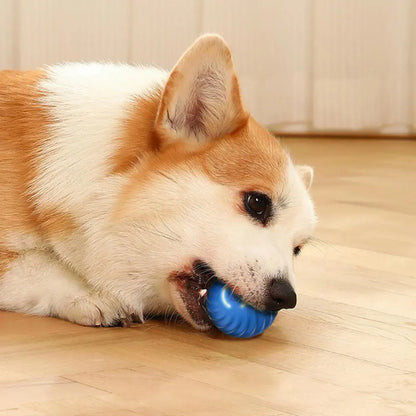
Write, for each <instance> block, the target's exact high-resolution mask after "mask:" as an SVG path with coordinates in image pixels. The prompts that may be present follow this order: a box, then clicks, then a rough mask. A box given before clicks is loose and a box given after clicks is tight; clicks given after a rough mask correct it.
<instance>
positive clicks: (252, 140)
mask: <svg viewBox="0 0 416 416" xmlns="http://www.w3.org/2000/svg"><path fill="white" fill-rule="evenodd" d="M0 126H1V129H0V190H1V201H0V309H3V310H9V311H16V312H22V313H28V314H35V315H43V316H55V317H59V318H62V319H67V320H69V321H72V322H75V323H78V324H81V325H94V326H98V325H103V326H110V325H115V324H117V323H119V322H120V321H128V320H129V319H130V318H131V317H132V316H136V317H138V318H139V319H143V317H144V316H146V315H147V314H158V315H164V314H172V313H177V314H179V315H180V316H182V317H183V318H184V319H185V320H186V321H188V322H189V323H190V324H191V325H193V326H194V327H195V328H197V329H199V330H207V329H209V328H210V326H211V323H210V320H209V319H208V317H207V315H206V313H205V311H204V308H203V307H202V306H201V304H202V303H203V302H201V296H202V297H203V296H204V294H205V293H206V290H205V289H207V288H208V286H209V284H210V281H212V279H213V278H214V277H216V278H217V279H220V280H221V281H223V282H225V283H227V284H228V285H229V286H230V287H231V288H232V289H233V290H234V291H235V292H236V293H238V294H239V296H241V298H242V299H243V300H244V301H246V302H247V303H249V304H251V305H253V306H254V307H255V308H258V309H261V310H271V311H277V310H280V309H282V308H293V307H294V306H295V304H296V294H295V292H294V289H293V287H294V272H293V256H294V255H297V254H298V253H299V252H300V250H301V248H302V246H303V245H304V244H305V243H306V242H307V241H308V239H309V238H310V236H311V234H312V231H313V228H314V225H315V222H316V220H315V214H314V209H313V204H312V202H311V199H310V197H309V195H308V192H307V190H308V188H309V187H310V185H311V182H312V173H313V171H312V169H311V168H310V167H306V166H302V167H299V166H294V164H293V163H292V161H291V159H290V156H289V155H288V153H287V152H286V151H285V150H284V149H282V147H281V145H280V144H279V141H278V140H277V139H276V138H275V137H273V136H272V135H271V134H269V133H268V132H267V131H266V130H265V129H264V128H263V127H262V126H261V125H260V124H259V123H258V122H256V120H254V118H253V117H252V116H251V115H250V114H249V113H248V112H247V110H246V109H245V108H244V106H243V103H242V101H241V95H240V88H239V82H238V79H237V75H236V72H235V69H234V65H233V61H232V57H231V52H230V50H229V48H228V46H227V45H226V43H225V42H224V40H223V39H222V38H221V37H219V36H217V35H205V36H202V37H201V38H199V39H197V41H196V42H195V43H194V44H193V45H192V46H191V47H190V48H189V49H188V50H187V51H186V52H185V54H184V55H183V56H182V57H181V58H180V59H179V61H178V63H177V64H176V66H175V67H174V68H173V70H172V71H171V72H170V73H168V72H165V71H162V70H160V69H157V68H152V67H135V66H129V65H112V64H98V63H91V64H81V63H70V64H64V65H58V66H52V67H49V68H47V69H45V70H37V71H22V72H20V71H1V72H0ZM201 294H202V295H201Z"/></svg>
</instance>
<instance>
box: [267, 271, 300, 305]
mask: <svg viewBox="0 0 416 416" xmlns="http://www.w3.org/2000/svg"><path fill="white" fill-rule="evenodd" d="M268 292H269V293H268V299H267V301H266V309H268V310H271V311H280V309H292V308H294V307H295V306H296V301H297V297H296V292H295V290H294V289H293V287H292V285H291V284H290V283H289V281H288V280H286V279H282V278H274V279H272V280H271V282H270V285H269V291H268Z"/></svg>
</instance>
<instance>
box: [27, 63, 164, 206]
mask: <svg viewBox="0 0 416 416" xmlns="http://www.w3.org/2000/svg"><path fill="white" fill-rule="evenodd" d="M166 78H167V73H166V72H164V71H162V70H159V69H157V68H151V67H133V66H129V65H113V64H99V63H92V64H79V63H73V64H64V65H60V66H54V67H51V68H49V70H48V78H47V79H46V80H44V81H42V82H41V85H40V87H41V89H42V90H43V92H44V93H45V96H44V99H43V104H44V105H45V106H47V107H48V108H49V110H50V113H51V116H52V118H53V124H52V126H50V137H48V139H47V140H46V141H45V143H44V145H43V147H42V148H41V149H40V158H39V159H40V172H41V174H40V176H39V177H37V178H36V183H34V184H33V185H34V192H35V197H36V202H37V203H38V204H43V205H44V206H45V205H46V206H50V205H52V206H60V207H61V209H64V210H66V211H69V212H73V211H74V210H76V211H77V212H79V210H82V205H83V204H84V203H85V202H86V201H87V200H88V199H89V198H91V197H92V196H93V195H94V191H95V190H96V189H97V187H99V185H100V180H102V179H103V178H104V177H105V176H106V175H107V174H108V173H109V170H110V169H111V166H109V163H108V159H109V158H110V157H111V155H112V154H113V153H114V151H115V150H116V149H117V146H118V144H117V140H116V139H117V138H118V136H119V135H120V131H121V130H120V123H121V121H122V120H123V119H125V117H126V115H127V114H128V108H129V105H131V104H132V102H133V100H134V98H137V97H138V96H139V97H140V96H146V95H147V94H151V92H152V90H153V89H154V88H155V87H156V86H161V85H163V83H164V82H165V80H166Z"/></svg>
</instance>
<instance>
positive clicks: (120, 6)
mask: <svg viewBox="0 0 416 416" xmlns="http://www.w3.org/2000/svg"><path fill="white" fill-rule="evenodd" d="M415 23H416V1H413V0H314V1H313V0H256V1H253V0H0V68H22V69H25V68H32V67H36V66H41V65H44V64H52V63H55V62H61V61H67V60H86V61H90V60H110V61H123V62H124V61H127V62H137V63H152V64H155V65H159V66H162V67H166V68H170V67H171V66H172V65H173V64H174V63H175V60H176V59H177V58H178V56H179V55H180V54H181V53H182V51H183V50H184V49H185V48H186V47H187V46H188V45H189V44H190V43H191V42H192V41H193V39H194V38H195V37H196V36H197V35H198V34H200V33H203V32H208V31H215V32H219V33H221V34H223V35H224V36H225V38H226V39H227V41H228V42H229V43H230V44H231V46H232V48H233V51H234V54H235V60H236V64H237V68H238V71H239V74H240V78H241V81H242V86H243V94H244V97H245V100H246V103H247V106H248V107H249V109H250V110H251V111H252V113H253V114H254V115H255V116H256V117H257V118H259V119H260V121H261V122H263V123H264V124H266V125H273V126H274V127H275V128H277V129H279V130H286V131H316V130H319V131H320V130H327V131H352V132H379V133H390V134H391V133H393V134H406V133H415V132H416V24H415Z"/></svg>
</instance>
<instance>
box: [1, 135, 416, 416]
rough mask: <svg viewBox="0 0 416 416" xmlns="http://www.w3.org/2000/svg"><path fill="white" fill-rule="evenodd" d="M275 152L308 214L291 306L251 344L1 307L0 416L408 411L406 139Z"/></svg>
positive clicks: (413, 195)
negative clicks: (308, 232) (289, 162)
mask: <svg viewBox="0 0 416 416" xmlns="http://www.w3.org/2000/svg"><path fill="white" fill-rule="evenodd" d="M285 144H286V146H287V147H288V148H289V149H290V150H291V152H292V155H293V157H294V158H295V160H296V161H297V162H299V163H310V164H312V165H314V166H315V172H316V176H315V184H314V188H313V196H314V199H315V201H316V206H317V210H318V213H319V216H320V225H319V227H318V230H317V237H318V239H319V241H318V242H316V243H314V244H313V245H312V246H310V247H308V248H307V249H305V250H304V252H303V253H302V255H301V256H300V258H299V259H298V260H296V262H297V265H296V269H297V279H298V292H299V304H298V307H297V308H296V309H295V310H294V311H285V312H282V313H280V314H279V317H278V319H276V321H275V323H274V325H273V326H272V328H271V329H269V330H268V331H267V332H266V333H265V334H263V335H262V336H260V337H258V338H256V339H252V340H233V339H229V338H226V337H225V336H222V335H219V334H215V333H214V334H208V335H207V334H202V333H197V332H195V331H193V330H192V329H190V327H188V326H187V325H184V324H169V325H167V324H164V323H163V322H156V321H152V322H148V323H146V324H144V325H137V326H134V327H132V328H111V329H104V328H83V327H80V326H76V325H72V324H70V323H67V322H63V321H59V320H55V319H49V318H37V317H28V316H22V315H18V314H13V313H5V312H0V416H12V415H13V416H17V415H19V416H39V415H42V416H46V415H47V416H49V415H50V416H67V415H68V416H69V415H71V416H73V415H83V416H84V415H95V416H98V415H99V416H127V415H144V416H146V415H151V416H158V415H175V416H176V415H192V416H194V415H216V416H217V415H227V416H228V415H247V416H248V415H250V416H263V415H264V416H266V415H267V416H271V415H276V416H289V415H297V416H311V415H314V416H326V415H328V416H337V415H345V416H361V415H362V416H373V415H374V416H383V415H397V416H399V415H400V416H413V415H416V243H415V240H416V141H393V140H392V141H378V140H358V139H354V140H347V139H343V140H334V139H331V140H320V139H304V140H302V139H288V140H286V141H285Z"/></svg>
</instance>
